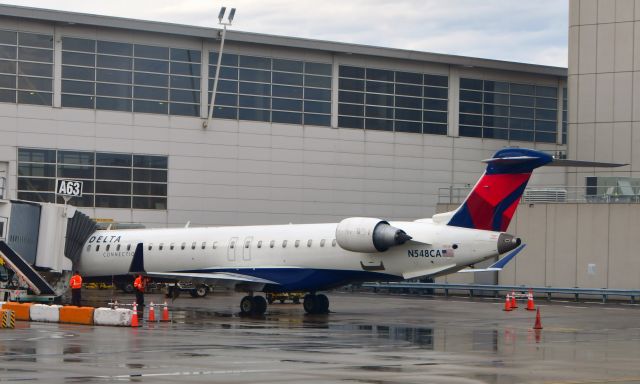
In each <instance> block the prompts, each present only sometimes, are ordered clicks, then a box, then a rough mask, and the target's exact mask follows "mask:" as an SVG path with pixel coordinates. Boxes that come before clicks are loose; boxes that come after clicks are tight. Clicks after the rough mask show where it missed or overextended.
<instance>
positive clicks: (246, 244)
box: [244, 240, 251, 248]
mask: <svg viewBox="0 0 640 384" xmlns="http://www.w3.org/2000/svg"><path fill="white" fill-rule="evenodd" d="M249 245H251V241H249V240H247V241H245V242H244V247H245V248H249Z"/></svg>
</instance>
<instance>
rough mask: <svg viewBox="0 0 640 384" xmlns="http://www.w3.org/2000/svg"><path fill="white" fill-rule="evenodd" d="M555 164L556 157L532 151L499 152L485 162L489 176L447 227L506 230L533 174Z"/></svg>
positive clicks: (486, 174) (472, 193)
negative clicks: (539, 169) (541, 168)
mask: <svg viewBox="0 0 640 384" xmlns="http://www.w3.org/2000/svg"><path fill="white" fill-rule="evenodd" d="M552 161H553V157H552V156H550V155H548V154H546V153H543V152H539V151H534V150H532V149H525V148H505V149H501V150H499V151H498V152H496V153H495V155H493V157H492V158H491V159H488V160H485V162H487V163H488V165H487V169H486V171H485V173H484V174H483V175H482V177H481V178H480V180H479V181H478V183H476V185H475V187H473V190H472V191H471V193H470V194H469V196H467V198H466V199H465V201H464V202H463V203H462V205H461V206H460V207H459V208H458V209H457V210H456V211H455V212H454V213H453V216H452V217H451V220H450V221H449V222H448V223H447V225H452V226H455V227H465V228H474V229H485V230H489V231H501V232H504V231H506V230H507V227H508V226H509V223H510V222H511V218H512V217H513V214H514V213H515V211H516V207H517V206H518V202H519V201H520V197H521V196H522V193H523V192H524V189H525V188H526V186H527V183H528V182H529V178H530V177H531V172H533V170H534V169H536V168H538V167H541V166H543V165H545V164H548V163H551V162H552Z"/></svg>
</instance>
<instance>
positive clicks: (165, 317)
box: [160, 301, 169, 321]
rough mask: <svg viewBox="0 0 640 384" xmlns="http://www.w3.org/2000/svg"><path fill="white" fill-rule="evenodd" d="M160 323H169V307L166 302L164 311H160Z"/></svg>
mask: <svg viewBox="0 0 640 384" xmlns="http://www.w3.org/2000/svg"><path fill="white" fill-rule="evenodd" d="M160 321H169V307H168V306H167V302H166V301H165V302H164V309H162V320H160Z"/></svg>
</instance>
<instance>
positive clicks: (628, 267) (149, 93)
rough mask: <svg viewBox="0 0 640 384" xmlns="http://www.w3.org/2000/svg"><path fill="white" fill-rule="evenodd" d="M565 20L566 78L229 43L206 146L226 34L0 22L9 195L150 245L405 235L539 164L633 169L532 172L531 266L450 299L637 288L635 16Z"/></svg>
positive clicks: (1, 160) (26, 16)
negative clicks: (492, 175) (198, 236)
mask: <svg viewBox="0 0 640 384" xmlns="http://www.w3.org/2000/svg"><path fill="white" fill-rule="evenodd" d="M569 8H570V12H569V14H570V18H569V68H568V70H567V69H566V68H557V67H549V66H541V65H532V64H524V63H514V62H505V61H496V60H488V59H478V58H471V57H461V56H451V55H443V54H433V53H426V52H415V51H406V50H398V49H389V48H379V47H371V46H362V45H354V44H347V43H336V42H328V41H318V40H308V39H298V38H292V37H282V36H269V35H263V34H254V33H246V32H239V31H233V30H231V31H228V33H227V35H226V36H227V37H226V41H225V45H224V51H223V53H222V57H221V66H220V68H219V81H218V87H217V92H216V98H215V103H214V109H213V120H212V123H211V124H210V125H208V126H206V127H205V126H204V123H205V122H206V120H207V114H208V105H209V103H208V101H209V99H210V97H211V93H212V88H213V83H214V77H215V73H216V70H217V68H216V63H217V59H218V54H219V50H220V43H221V41H220V30H219V29H214V28H202V27H193V26H184V25H175V24H168V23H158V22H149V21H140V20H131V19H123V18H114V17H105V16H96V15H87V14H78V13H69V12H61V11H52V10H44V9H34V8H24V7H15V6H6V5H2V6H0V11H1V13H0V14H1V15H2V16H0V137H1V138H2V140H0V183H1V184H0V192H1V193H2V197H4V198H5V199H10V200H13V199H19V200H26V201H33V202H56V201H57V202H59V203H61V202H62V199H61V198H60V197H59V196H56V193H55V180H56V179H57V178H70V179H78V180H82V181H83V182H84V194H83V196H82V198H79V199H78V198H74V199H73V200H72V201H71V204H73V205H75V206H78V209H79V210H80V211H81V212H83V213H84V214H86V215H87V216H89V217H91V218H93V219H96V220H104V221H109V222H110V221H113V222H118V223H137V224H141V225H145V226H147V227H167V226H184V225H185V223H189V222H190V224H191V225H193V226H200V225H244V224H281V223H289V222H293V223H310V222H337V221H339V220H341V219H343V218H345V217H351V216H368V217H379V218H382V219H399V220H405V219H407V220H412V219H418V218H425V217H431V216H432V215H433V214H434V213H435V212H436V211H445V210H450V209H453V208H455V207H456V206H457V204H458V203H459V202H460V201H461V199H462V198H464V196H465V195H466V192H468V187H469V186H471V185H473V184H474V183H475V182H476V181H477V179H478V178H479V176H480V174H481V172H482V171H483V169H484V165H483V163H481V162H480V160H481V159H485V158H488V157H490V156H491V155H492V153H493V152H494V151H496V150H498V149H500V148H503V147H506V146H520V147H530V148H535V149H538V150H543V151H547V152H549V153H551V154H553V155H556V156H566V157H568V158H572V159H579V160H591V161H601V162H616V163H622V164H629V165H627V166H624V167H621V168H617V169H615V170H610V169H607V170H597V169H576V168H551V169H541V170H538V171H536V173H535V174H534V177H533V178H532V180H531V182H530V183H529V186H530V189H529V191H527V192H525V195H524V199H523V200H524V202H525V203H526V204H520V207H519V210H518V213H517V215H516V217H515V218H514V220H513V221H512V224H511V226H510V227H509V230H508V231H509V232H511V233H515V234H517V235H518V236H520V237H522V238H524V239H525V240H526V242H527V243H528V247H527V249H526V250H525V251H524V252H523V253H522V254H521V256H519V257H518V258H517V259H516V260H515V261H514V262H513V263H512V265H510V266H509V267H508V268H506V269H505V270H504V271H503V272H500V273H489V274H487V275H482V274H458V275H450V276H447V277H446V278H444V280H446V281H449V282H458V281H464V282H472V281H475V282H478V283H490V284H518V285H520V284H526V285H530V286H531V285H533V286H551V287H587V288H618V289H638V288H639V287H640V275H638V273H637V271H638V269H639V268H640V259H639V258H637V257H636V256H635V250H637V249H638V248H639V247H640V236H637V233H638V231H640V227H639V226H638V223H640V204H637V203H638V202H640V174H639V173H638V172H639V170H640V168H638V167H640V142H638V137H640V135H638V133H637V132H638V129H640V126H638V124H639V123H638V120H639V116H640V107H639V105H640V104H639V103H638V100H640V93H639V92H640V83H639V82H638V79H640V77H639V76H638V73H639V72H640V56H638V54H637V52H640V49H639V48H638V44H640V38H637V37H636V34H635V33H634V31H635V30H637V23H638V22H639V21H640V4H639V3H638V2H637V1H633V0H617V1H608V0H581V1H577V0H571V1H570V2H569ZM550 202H553V203H550ZM0 220H4V221H2V222H0V232H1V229H2V228H3V224H2V223H4V222H6V220H7V219H6V218H0ZM5 226H6V225H5ZM3 235H4V234H3V233H0V238H2V237H3ZM460 275H465V277H462V276H460ZM470 275H472V276H470Z"/></svg>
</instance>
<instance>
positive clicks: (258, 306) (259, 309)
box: [251, 296, 267, 315]
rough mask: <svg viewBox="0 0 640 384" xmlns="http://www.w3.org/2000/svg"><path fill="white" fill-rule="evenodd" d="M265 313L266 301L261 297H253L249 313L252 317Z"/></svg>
mask: <svg viewBox="0 0 640 384" xmlns="http://www.w3.org/2000/svg"><path fill="white" fill-rule="evenodd" d="M266 311H267V300H266V299H265V298H264V297H263V296H253V308H252V311H251V313H252V314H254V315H264V313H265V312H266Z"/></svg>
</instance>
